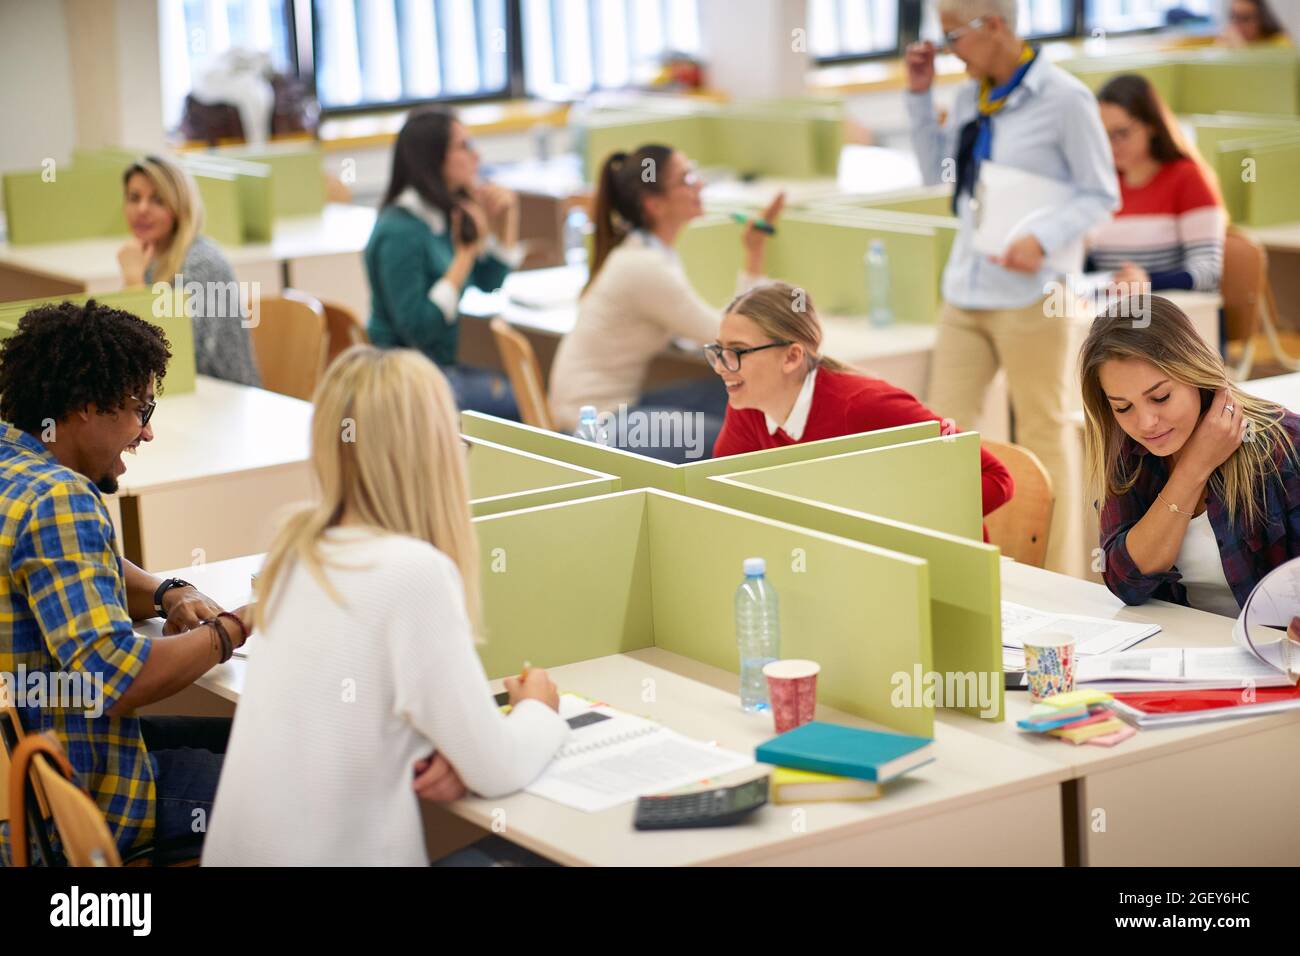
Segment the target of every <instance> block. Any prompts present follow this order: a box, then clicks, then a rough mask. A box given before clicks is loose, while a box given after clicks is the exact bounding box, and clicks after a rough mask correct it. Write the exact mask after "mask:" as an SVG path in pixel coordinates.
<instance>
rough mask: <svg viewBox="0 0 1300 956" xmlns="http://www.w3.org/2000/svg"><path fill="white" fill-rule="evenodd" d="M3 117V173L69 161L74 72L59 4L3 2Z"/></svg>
mask: <svg viewBox="0 0 1300 956" xmlns="http://www.w3.org/2000/svg"><path fill="white" fill-rule="evenodd" d="M0 117H2V118H3V119H2V120H0V122H3V124H4V126H3V129H0V172H4V171H8V170H14V169H33V168H37V167H39V166H40V165H41V161H42V160H43V159H46V158H50V159H54V160H55V161H56V162H60V163H61V162H65V161H67V159H68V158H69V157H70V156H71V154H72V147H73V144H74V143H75V141H76V120H75V118H74V114H73V106H72V72H71V64H70V61H69V57H68V39H67V29H66V23H65V21H64V11H63V4H62V3H59V2H57V0H54V2H51V0H0Z"/></svg>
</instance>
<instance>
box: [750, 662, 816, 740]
mask: <svg viewBox="0 0 1300 956" xmlns="http://www.w3.org/2000/svg"><path fill="white" fill-rule="evenodd" d="M820 671H821V665H820V664H818V663H817V662H816V661H773V662H772V663H770V664H767V665H765V666H764V667H763V676H764V677H766V678H767V695H768V700H769V701H771V704H772V722H773V723H774V724H776V732H777V733H778V734H783V733H785V732H786V731H787V730H794V729H795V728H796V727H799V726H801V725H803V724H806V723H808V722H809V721H811V720H812V719H813V714H814V712H815V711H816V710H817V674H818V673H819V672H820Z"/></svg>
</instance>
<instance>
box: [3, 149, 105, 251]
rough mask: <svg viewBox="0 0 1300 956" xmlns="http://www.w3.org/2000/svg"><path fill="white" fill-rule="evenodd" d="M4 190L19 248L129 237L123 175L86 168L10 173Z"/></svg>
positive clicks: (12, 233) (11, 234)
mask: <svg viewBox="0 0 1300 956" xmlns="http://www.w3.org/2000/svg"><path fill="white" fill-rule="evenodd" d="M51 177H52V178H51ZM3 189H4V206H5V221H6V226H7V229H8V235H9V242H11V243H13V244H14V245H16V246H18V245H28V244H31V243H38V242H68V241H71V240H74V239H91V238H96V237H99V236H116V235H123V234H125V233H126V223H125V221H124V220H123V218H122V180H121V170H117V171H116V172H115V171H113V170H112V169H110V168H108V167H107V166H101V165H90V164H86V165H81V166H68V165H64V166H54V167H52V168H51V169H50V171H49V172H48V173H47V172H46V171H44V170H35V171H31V172H13V173H5V174H4V177H3Z"/></svg>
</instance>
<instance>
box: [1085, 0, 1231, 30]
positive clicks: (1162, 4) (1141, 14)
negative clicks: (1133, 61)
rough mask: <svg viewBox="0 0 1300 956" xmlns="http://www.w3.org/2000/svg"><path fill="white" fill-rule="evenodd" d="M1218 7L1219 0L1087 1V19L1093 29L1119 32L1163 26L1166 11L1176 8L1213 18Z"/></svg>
mask: <svg viewBox="0 0 1300 956" xmlns="http://www.w3.org/2000/svg"><path fill="white" fill-rule="evenodd" d="M1216 7H1217V4H1216V3H1215V0H1087V3H1086V15H1085V21H1086V25H1087V28H1088V30H1090V31H1092V30H1105V31H1107V32H1114V33H1119V32H1122V31H1124V30H1146V29H1151V28H1152V27H1162V26H1164V25H1165V23H1166V21H1165V16H1166V14H1168V13H1169V12H1170V11H1171V10H1175V9H1180V10H1183V11H1186V12H1187V13H1190V14H1192V15H1193V16H1197V17H1206V18H1209V17H1213V16H1214V15H1215V13H1216Z"/></svg>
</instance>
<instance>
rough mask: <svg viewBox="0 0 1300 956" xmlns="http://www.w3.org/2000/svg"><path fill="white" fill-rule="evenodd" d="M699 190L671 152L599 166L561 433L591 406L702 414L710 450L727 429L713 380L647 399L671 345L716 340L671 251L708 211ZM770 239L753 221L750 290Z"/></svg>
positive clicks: (673, 457)
mask: <svg viewBox="0 0 1300 956" xmlns="http://www.w3.org/2000/svg"><path fill="white" fill-rule="evenodd" d="M702 186H703V184H702V183H701V181H700V177H699V174H698V173H696V171H695V168H694V166H693V165H692V164H691V162H690V160H689V159H687V157H686V155H685V154H684V153H682V152H680V151H679V150H674V149H672V148H670V147H668V146H658V145H647V146H642V147H641V148H640V149H638V150H636V151H635V152H633V153H614V154H613V155H611V156H610V157H609V158H608V159H606V160H605V162H604V164H603V165H602V166H601V169H600V178H599V181H598V184H597V189H596V207H595V215H594V218H595V226H596V235H595V250H594V254H593V255H592V259H591V276H590V278H589V279H588V281H587V286H586V288H585V289H584V290H583V294H582V299H581V300H580V302H579V303H578V319H577V322H576V323H575V324H574V328H573V331H572V332H570V333H569V334H568V335H566V336H565V338H564V341H563V342H561V343H560V347H559V350H558V351H557V352H556V355H555V362H554V364H553V365H552V367H551V386H550V405H551V412H552V414H553V415H554V416H555V418H556V421H557V423H558V425H559V426H560V427H561V428H564V429H566V430H569V429H572V428H573V427H574V426H575V425H576V424H577V422H578V412H579V409H580V408H581V407H582V406H583V405H594V406H595V407H596V409H597V410H598V411H600V412H604V413H608V416H609V418H610V419H611V420H613V421H628V420H634V419H630V418H629V417H628V416H624V415H620V414H619V413H620V411H621V410H623V409H626V410H628V411H629V412H630V413H654V412H674V411H675V412H678V413H680V412H683V411H684V412H695V413H701V414H703V415H704V431H705V434H706V435H707V436H708V437H707V441H708V443H709V444H712V441H713V438H714V436H716V435H717V432H718V430H719V429H720V428H721V427H722V415H723V413H724V411H725V409H726V403H727V398H726V395H725V394H723V392H722V390H721V389H720V388H719V387H718V383H717V382H716V381H714V380H710V379H704V380H692V381H689V382H684V383H681V384H677V385H670V386H668V387H665V388H662V389H657V390H655V391H653V392H646V393H643V392H642V386H643V384H644V382H645V378H646V372H647V370H648V369H649V367H650V362H651V361H652V360H653V359H654V357H655V356H656V355H658V354H659V353H660V352H662V351H663V350H664V349H665V348H666V347H667V346H668V345H669V343H671V342H672V341H673V340H674V339H677V338H684V339H688V340H690V341H692V342H696V343H698V344H700V345H703V344H704V343H705V342H709V341H711V340H712V339H713V338H714V337H715V336H716V335H717V334H718V313H717V310H716V309H715V308H714V307H712V306H710V305H709V304H708V303H707V302H705V301H704V300H703V299H701V298H700V296H699V294H698V293H697V292H696V291H695V290H694V289H693V288H691V284H690V281H689V280H688V279H687V277H686V273H685V271H684V270H683V269H682V264H681V262H680V261H679V260H678V258H677V254H676V253H675V252H674V251H673V246H674V245H675V243H676V242H677V239H678V238H679V236H680V235H681V232H682V230H683V229H685V228H686V226H687V224H688V223H689V222H690V221H691V220H692V219H694V218H696V217H697V216H699V215H701V213H702V212H703V211H704V210H703V206H702V205H701V202H700V191H701V189H702ZM784 202H785V197H784V194H781V195H778V196H777V197H776V199H774V200H773V202H772V204H771V205H770V206H769V207H768V208H767V210H766V211H765V212H764V214H763V216H764V218H765V219H766V220H767V221H768V222H769V223H770V222H773V221H774V220H775V219H776V217H777V216H778V215H779V214H780V211H781V207H782V206H783V205H784ZM766 241H767V237H766V235H765V234H764V233H762V232H760V231H759V230H758V229H756V228H755V227H754V226H753V224H750V225H748V226H746V227H745V230H744V231H743V233H742V234H741V245H742V248H743V251H744V262H743V269H742V271H741V274H740V276H739V278H738V288H740V289H746V288H749V287H750V286H752V285H753V284H754V283H755V282H757V281H758V279H759V277H761V276H762V275H763V260H764V250H765V248H766ZM629 431H630V430H629ZM611 438H612V439H613V443H615V444H618V445H619V446H620V447H626V448H628V450H630V451H637V452H640V453H642V454H646V455H651V456H653V457H655V458H661V459H665V460H668V461H684V460H685V459H686V455H685V449H682V448H673V447H666V446H652V447H632V446H631V445H630V444H629V442H628V438H629V436H626V435H617V434H615V435H613V436H611ZM704 447H707V445H706V446H704Z"/></svg>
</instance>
